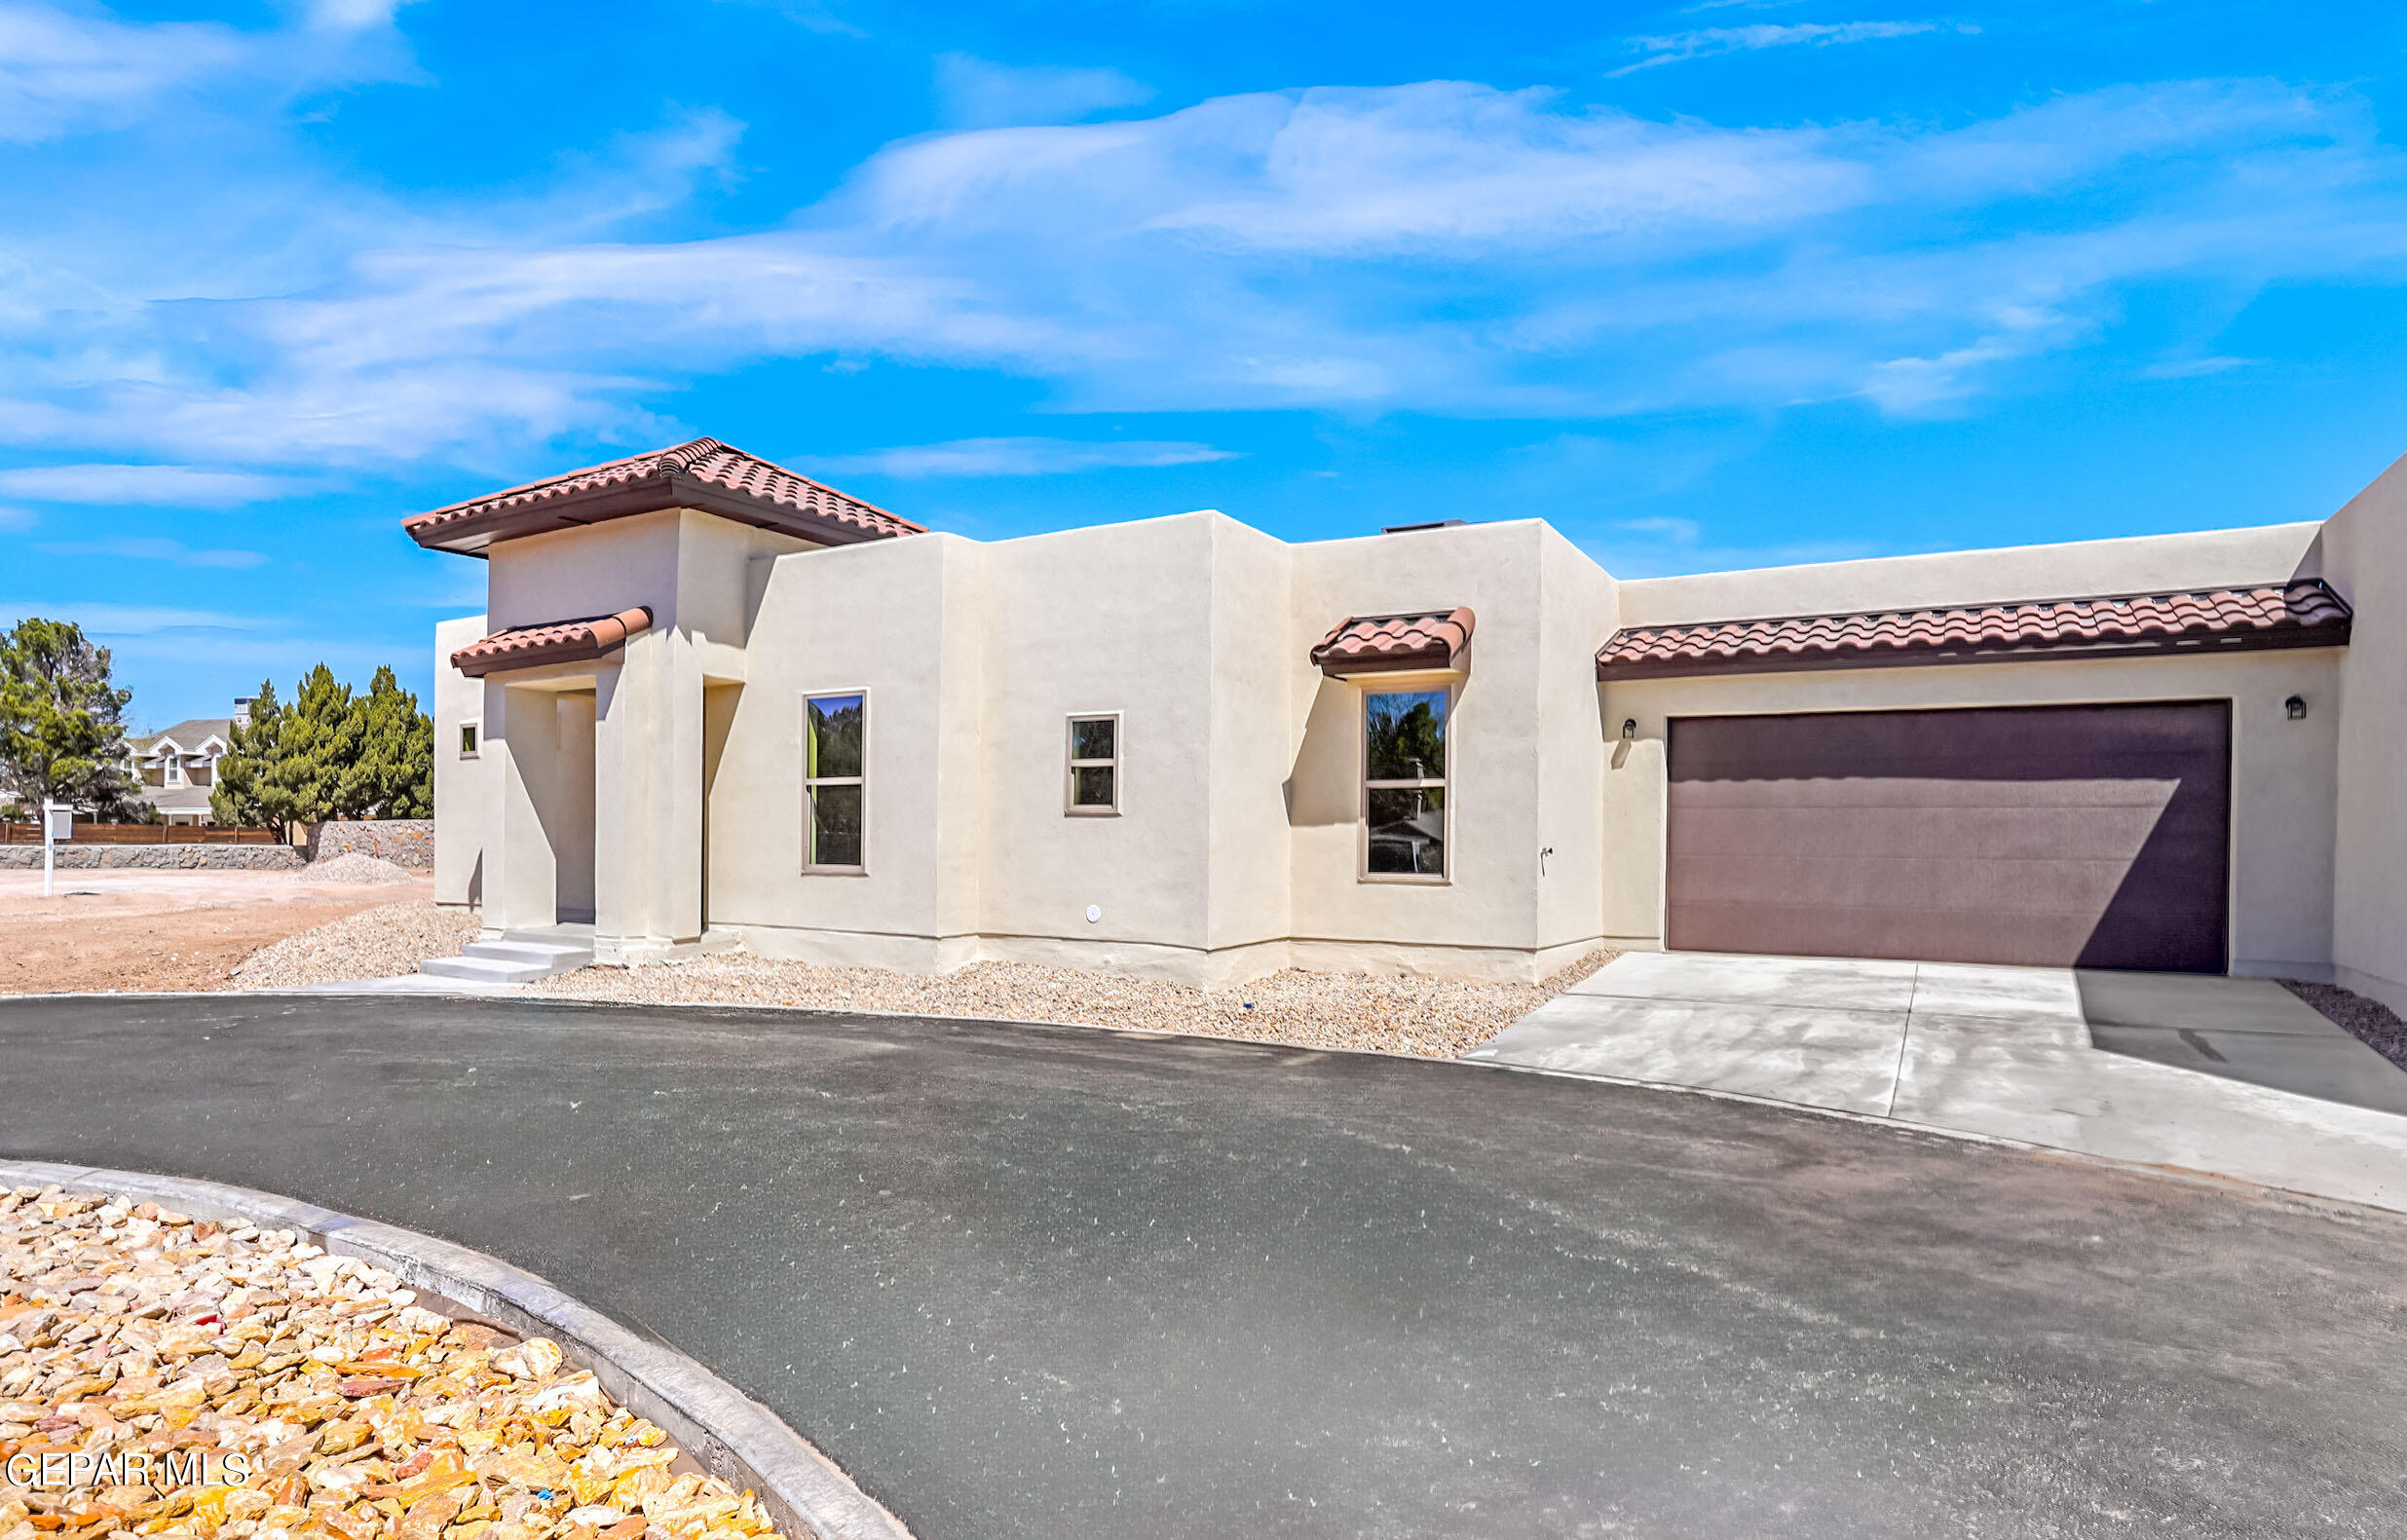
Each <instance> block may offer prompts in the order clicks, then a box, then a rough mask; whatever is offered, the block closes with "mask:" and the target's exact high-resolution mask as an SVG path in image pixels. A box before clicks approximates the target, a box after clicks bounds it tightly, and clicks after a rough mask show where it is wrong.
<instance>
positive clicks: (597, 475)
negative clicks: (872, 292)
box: [401, 438, 926, 556]
mask: <svg viewBox="0 0 2407 1540" xmlns="http://www.w3.org/2000/svg"><path fill="white" fill-rule="evenodd" d="M672 507H688V508H698V509H700V510H701V511H703V512H705V513H716V514H719V515H721V516H722V517H726V518H731V519H733V520H735V521H737V522H738V523H743V524H751V525H755V526H757V527H759V528H762V529H773V530H778V531H780V532H782V533H785V534H788V535H793V536H796V537H798V538H800V539H803V540H809V541H816V542H818V543H819V544H821V545H853V544H856V543H858V542H860V541H868V540H890V539H892V538H894V537H896V536H898V535H920V534H924V533H926V531H925V529H924V528H923V527H922V526H921V525H918V524H914V523H913V522H911V520H909V519H907V518H901V517H898V516H897V515H895V514H892V513H889V512H887V511H886V510H885V509H884V508H882V507H875V506H873V505H871V504H868V503H864V502H862V501H861V500H860V499H859V498H856V497H850V496H847V495H846V494H845V493H842V492H839V491H837V490H836V489H835V488H834V487H828V486H822V485H820V484H819V483H818V482H816V481H813V480H811V479H810V478H809V477H808V476H804V475H798V474H796V473H795V472H794V471H791V470H787V469H786V468H785V467H783V466H780V465H775V464H772V463H771V462H770V461H767V460H763V459H762V458H760V457H759V456H758V455H748V454H746V453H744V452H743V451H742V450H740V449H737V448H735V447H733V445H730V444H723V443H721V442H720V441H719V440H717V439H716V438H696V439H695V440H694V441H693V442H691V443H684V444H677V445H675V446H673V447H671V448H667V449H656V450H653V451H652V452H650V453H648V454H641V455H630V456H628V457H627V458H626V459H624V460H613V461H611V462H610V463H609V464H608V465H600V466H589V467H587V468H586V469H584V470H571V471H569V472H567V473H566V474H564V475H556V476H549V477H546V478H545V479H544V480H542V481H530V482H528V483H527V484H526V485H525V486H522V487H511V488H509V489H508V490H507V491H502V492H492V493H487V494H486V495H485V496H483V497H479V498H470V500H469V501H467V502H466V503H454V504H453V505H451V506H450V507H440V508H436V509H434V510H433V512H430V513H418V514H413V515H412V516H411V517H409V518H406V519H403V520H402V521H401V527H402V528H403V529H405V530H407V531H408V532H409V536H410V538H411V539H412V540H415V541H416V542H417V543H418V544H419V545H424V546H427V547H429V548H431V549H436V550H450V551H458V552H461V553H462V554H464V555H470V556H475V555H482V554H484V552H485V550H486V549H487V548H488V547H489V546H491V545H493V543H494V542H496V541H504V540H516V539H518V538H520V537H522V536H527V535H542V534H546V533H548V532H550V531H552V530H559V529H574V528H577V527H578V526H580V525H585V524H597V523H600V522H602V521H603V520H605V519H613V518H626V517H630V516H632V515H634V514H637V513H654V512H658V511H659V510H660V509H662V508H672Z"/></svg>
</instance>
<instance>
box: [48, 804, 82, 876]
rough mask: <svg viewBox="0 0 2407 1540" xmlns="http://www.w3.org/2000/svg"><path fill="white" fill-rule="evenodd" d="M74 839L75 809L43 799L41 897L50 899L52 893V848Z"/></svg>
mask: <svg viewBox="0 0 2407 1540" xmlns="http://www.w3.org/2000/svg"><path fill="white" fill-rule="evenodd" d="M74 838H75V809H74V808H70V807H68V806H67V805H66V804H65V803H63V802H53V801H51V800H50V799H49V798H47V797H45V798H43V799H42V896H43V897H44V898H48V897H50V896H51V893H52V890H53V889H52V884H53V883H54V882H55V879H54V878H53V877H52V875H51V873H52V866H53V861H54V859H55V857H54V856H53V854H52V851H53V849H54V847H55V846H56V844H57V842H58V841H60V840H72V839H74Z"/></svg>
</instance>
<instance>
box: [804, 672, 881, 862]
mask: <svg viewBox="0 0 2407 1540" xmlns="http://www.w3.org/2000/svg"><path fill="white" fill-rule="evenodd" d="M868 735H869V700H868V697H867V696H865V695H811V696H809V697H808V698H807V699H805V700H804V702H803V801H804V803H805V805H806V807H805V817H806V821H807V823H808V825H809V827H808V828H807V829H806V830H805V832H804V840H805V844H806V848H805V850H804V853H803V865H804V867H805V869H807V870H809V871H814V872H857V871H860V870H861V868H862V865H863V862H862V860H861V811H862V803H863V799H864V798H865V796H866V795H867V789H868V788H867V783H866V781H865V780H864V770H865V768H866V766H867V763H868V761H867V756H866V754H865V753H864V749H865V748H866V746H867V743H868Z"/></svg>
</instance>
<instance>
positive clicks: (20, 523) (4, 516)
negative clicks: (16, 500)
mask: <svg viewBox="0 0 2407 1540" xmlns="http://www.w3.org/2000/svg"><path fill="white" fill-rule="evenodd" d="M38 522H40V521H39V520H37V519H36V518H35V517H34V516H33V509H31V508H19V507H6V506H0V530H12V531H15V530H28V529H31V528H33V526H34V525H35V524H36V523H38Z"/></svg>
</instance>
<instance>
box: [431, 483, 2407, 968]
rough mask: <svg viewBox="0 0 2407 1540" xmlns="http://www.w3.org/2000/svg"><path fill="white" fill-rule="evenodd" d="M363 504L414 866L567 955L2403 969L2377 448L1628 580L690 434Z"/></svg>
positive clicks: (2405, 820)
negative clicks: (2352, 470) (2309, 469)
mask: <svg viewBox="0 0 2407 1540" xmlns="http://www.w3.org/2000/svg"><path fill="white" fill-rule="evenodd" d="M406 528H407V529H408V531H409V533H410V534H411V535H412V536H413V537H414V538H415V539H416V540H417V541H418V542H419V543H420V544H421V545H426V546H429V547H433V548H438V549H446V550H453V551H459V552H463V553H466V554H470V555H475V556H480V557H483V558H486V559H487V560H488V561H489V563H490V567H489V574H488V596H489V600H488V613H487V615H486V616H483V617H476V618H471V619H467V620H452V621H448V622H446V623H444V624H442V625H440V626H438V627H437V628H436V643H437V647H436V652H437V665H438V666H437V682H436V686H435V717H436V723H437V728H436V732H437V735H438V741H437V752H436V756H435V788H436V825H437V828H436V852H437V853H436V884H437V891H438V895H439V896H440V898H441V899H442V900H443V901H444V902H447V903H453V904H481V905H482V908H483V913H484V919H485V923H486V925H487V927H488V929H489V930H493V931H499V930H501V929H505V928H517V927H525V926H533V925H542V924H546V923H550V922H553V921H555V920H578V919H587V918H589V919H590V920H592V921H593V924H594V927H595V945H596V951H597V954H598V955H599V956H600V957H601V958H603V959H604V960H618V961H638V960H644V959H648V958H663V957H669V956H674V955H677V954H680V953H684V952H691V951H694V950H697V949H703V948H707V947H709V946H714V945H720V944H735V943H740V944H742V945H744V946H747V947H749V948H751V949H752V950H754V951H756V952H760V953H764V954H768V955H771V956H779V957H795V958H810V959H814V960H820V961H827V962H860V963H880V964H885V965H890V966H899V967H909V968H923V969H924V968H946V967H951V966H955V965H958V964H959V963H962V962H966V961H969V960H971V959H973V958H1022V959H1029V960H1037V961H1049V962H1066V963H1080V964H1089V965H1099V966H1110V967H1119V968H1127V969H1137V970H1145V971H1148V972H1153V973H1157V974H1161V975H1165V976H1170V977H1176V978H1182V979H1186V980H1191V981H1197V982H1221V981H1230V980H1237V979H1242V978H1245V977H1250V976H1253V975H1256V974H1260V973H1262V972H1264V971H1267V970H1270V969H1273V968H1277V967H1281V966H1286V965H1289V964H1295V965H1299V966H1305V967H1321V968H1411V969H1422V970H1428V971H1433V972H1450V973H1457V974H1465V975H1477V976H1486V977H1494V978H1520V979H1531V978H1536V977H1538V976H1541V975H1543V974H1545V973H1546V972H1548V971H1549V970H1551V969H1553V968H1555V967H1557V966H1559V965H1561V964H1562V963H1564V962H1567V961H1569V960H1571V959H1572V958H1577V957H1578V956H1580V955H1581V954H1583V953H1584V952H1586V951H1588V950H1589V949H1591V948H1594V947H1597V946H1599V945H1604V946H1612V947H1619V948H1652V947H1673V948H1680V949H1697V950H1713V951H1731V952H1766V953H1776V954H1826V955H1862V956H1874V957H1896V958H1925V959H1940V960H1947V959H1956V960H1964V961H1986V962H1997V961H2004V962H2027V963H2049V964H2057V965H2068V964H2076V963H2079V964H2084V965H2089V966H2097V967H2120V968H2156V969H2178V970H2188V971H2198V972H2206V973H2222V972H2227V971H2229V972H2238V973H2249V974H2279V975H2286V976H2294V977H2302V978H2309V979H2335V978H2336V979H2338V980H2339V981H2340V982H2342V983H2345V984H2349V985H2351V987H2354V988H2357V989H2360V990H2362V991H2364V992H2365V993H2368V994H2372V995H2379V996H2381V997H2383V998H2386V999H2388V1000H2389V1001H2390V1002H2391V1003H2392V1004H2394V1005H2407V799H2403V798H2402V797H2401V795H2400V792H2399V779H2398V770H2397V766H2398V765H2399V764H2400V763H2401V761H2402V758H2407V462H2402V464H2401V465H2400V466H2396V467H2393V468H2392V469H2391V470H2389V471H2388V472H2387V473H2386V474H2385V475H2384V476H2383V477H2382V479H2381V480H2379V481H2377V482H2376V483H2375V484H2374V485H2373V486H2372V487H2370V488H2368V489H2367V491H2366V492H2365V493H2364V494H2362V495H2361V496H2359V497H2358V498H2357V499H2356V500H2355V501H2353V502H2351V504H2350V505H2349V506H2348V507H2345V508H2343V509H2342V510H2340V512H2338V513H2337V514H2335V515H2334V516H2333V517H2332V518H2330V519H2328V520H2325V521H2324V522H2322V523H2319V524H2317V523H2309V524H2290V525H2276V526H2272V527H2268V528H2261V529H2243V530H2228V531H2217V532H2212V533H2205V534H2195V535H2167V536H2151V537H2143V538H2136V539H2125V540H2104V541H2095V542H2087V543H2082V544H2075V545H2043V546H2031V547H2023V548H2014V549H2003V550H1986V551H1968V552H1961V553H1955V554H1947V555H1930V556H1904V557H1895V558H1886V559H1880V560H1869V561H1853V562H1838V563H1829V564H1824V565H1816V566H1805V567H1788V568H1775V569H1768V570H1762V571H1753V572H1734V573H1718V574H1711V575H1706V576H1700V577H1685V578H1659V579H1645V580H1636V581H1620V580H1617V579H1615V578H1614V577H1612V575H1611V574H1609V573H1608V572H1606V571H1605V570H1604V569H1603V568H1602V567H1600V566H1598V564H1597V562H1595V561H1594V560H1592V559H1591V558H1590V557H1589V556H1588V555H1587V554H1586V553H1585V552H1583V551H1581V550H1580V549H1579V548H1578V547H1576V546H1574V545H1572V544H1571V543H1570V542H1568V541H1567V540H1565V539H1564V538H1563V537H1562V536H1561V535H1560V534H1558V533H1557V532H1556V531H1555V530H1553V529H1552V528H1550V527H1549V526H1547V525H1546V524H1544V523H1541V522H1538V521H1535V520H1507V521H1500V522H1494V523H1472V524H1461V523H1451V522H1449V523H1448V524H1443V525H1421V526H1411V527H1407V528H1403V529H1399V530H1394V531H1391V532H1388V533H1383V534H1377V535H1370V536H1367V537H1365V538H1360V539H1349V540H1334V541H1322V542H1314V543H1310V544H1304V545H1289V544H1287V543H1284V542H1281V541H1278V540H1275V539H1272V538H1271V537H1269V536H1267V535H1264V534H1261V533H1260V532H1259V531H1256V530H1253V529H1250V528H1248V527H1246V526H1245V525H1243V524H1239V523H1237V522H1235V521H1234V520H1231V519H1228V518H1224V517H1222V515H1220V514H1218V513H1212V512H1203V513H1187V514H1181V515H1178V516H1176V517H1170V518H1158V519H1149V520H1145V521H1141V522H1136V523H1127V524H1113V525H1105V526H1099V527H1093V528H1085V529H1076V530H1070V531H1065V532H1062V533H1059V534H1050V535H1037V536H1031V537H1027V538H1025V539H1019V540H1008V541H999V542H994V543H981V542H977V541H972V540H967V539H964V538H962V537H959V536H956V535H945V534H930V533H926V532H924V531H922V530H921V528H920V526H918V525H916V524H913V523H911V522H909V521H907V520H904V519H901V518H898V517H896V516H895V515H893V514H890V513H887V512H885V511H884V510H882V509H879V508H876V507H870V506H869V505H867V504H864V503H861V502H859V501H858V500H856V499H853V498H849V497H846V496H845V495H844V494H842V493H840V492H836V491H833V490H831V489H829V488H826V487H823V486H820V485H818V484H816V483H814V482H811V481H809V480H807V479H805V478H804V477H802V476H799V475H796V474H794V473H792V472H790V471H787V470H782V469H780V468H778V467H776V466H773V465H770V464H768V463H766V462H763V461H760V460H758V459H755V458H753V457H751V456H748V455H745V454H742V453H741V452H740V451H737V450H734V449H731V448H729V447H727V446H725V445H722V444H719V443H716V442H715V441H712V440H709V439H702V440H698V441H696V442H695V443H691V444H686V445H682V446H679V447H677V448H675V449H670V450H664V451H661V452H658V453H656V454H650V455H640V456H635V457H632V458H630V459H627V460H623V461H619V462H616V463H614V464H612V465H608V466H602V467H597V468H594V469H592V470H583V471H577V472H573V473H570V474H567V475H563V476H559V477H555V478H553V479H551V480H548V481H544V482H538V483H535V484H533V485H530V486H526V487H520V488H516V489H512V490H510V491H508V492H502V493H496V494H493V495H491V496H489V497H484V498H479V499H476V500H473V501H471V502H468V503H463V504H459V505H456V506H454V507H448V508H443V509H439V510H436V511H434V512H432V513H426V514H421V515H418V516H417V517H414V518H412V519H410V520H408V521H407V523H406Z"/></svg>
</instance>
